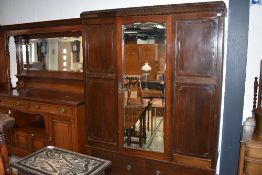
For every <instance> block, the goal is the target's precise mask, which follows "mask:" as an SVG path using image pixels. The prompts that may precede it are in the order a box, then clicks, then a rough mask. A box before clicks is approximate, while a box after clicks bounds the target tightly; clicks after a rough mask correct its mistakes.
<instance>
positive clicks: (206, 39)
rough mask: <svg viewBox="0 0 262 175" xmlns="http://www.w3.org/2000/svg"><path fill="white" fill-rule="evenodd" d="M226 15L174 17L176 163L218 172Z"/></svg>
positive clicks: (186, 14)
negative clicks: (217, 160) (218, 139)
mask: <svg viewBox="0 0 262 175" xmlns="http://www.w3.org/2000/svg"><path fill="white" fill-rule="evenodd" d="M222 15H223V14H221V13H216V12H201V13H185V14H177V15H174V16H173V24H172V27H173V31H172V33H173V36H172V37H173V40H174V43H175V45H174V48H173V54H174V55H173V58H172V61H173V66H172V67H173V70H172V75H173V79H174V82H173V84H172V86H173V87H172V94H173V101H174V108H173V116H172V118H173V130H172V134H173V161H175V162H177V163H182V164H187V165H190V166H196V167H201V168H206V169H215V165H216V150H217V136H218V123H219V119H218V115H219V106H220V96H221V70H222V33H223V31H222V25H223V21H222V19H223V18H222Z"/></svg>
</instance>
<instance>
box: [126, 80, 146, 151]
mask: <svg viewBox="0 0 262 175" xmlns="http://www.w3.org/2000/svg"><path fill="white" fill-rule="evenodd" d="M125 82H126V84H127V87H128V89H127V96H126V104H125V122H124V128H125V137H126V139H125V142H126V143H127V145H128V146H130V145H131V143H135V144H139V147H140V148H142V146H143V144H145V143H146V112H147V111H148V110H149V108H150V100H149V99H143V95H142V86H141V80H140V77H138V76H132V77H126V79H125ZM132 93H135V95H133V94H132ZM138 121H139V130H138V133H136V123H137V122H138ZM131 138H138V142H137V141H134V140H132V139H131Z"/></svg>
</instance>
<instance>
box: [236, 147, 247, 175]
mask: <svg viewBox="0 0 262 175" xmlns="http://www.w3.org/2000/svg"><path fill="white" fill-rule="evenodd" d="M245 154H246V143H245V142H241V149H240V158H239V165H238V175H243V173H244V162H245Z"/></svg>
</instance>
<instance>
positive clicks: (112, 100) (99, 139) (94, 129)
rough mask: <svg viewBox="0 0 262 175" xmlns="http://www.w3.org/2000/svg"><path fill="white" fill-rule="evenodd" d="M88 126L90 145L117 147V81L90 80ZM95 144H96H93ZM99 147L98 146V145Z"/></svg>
mask: <svg viewBox="0 0 262 175" xmlns="http://www.w3.org/2000/svg"><path fill="white" fill-rule="evenodd" d="M86 92H87V98H86V100H87V109H86V110H87V125H88V143H89V144H93V145H96V144H95V143H99V144H98V145H100V146H101V147H107V148H108V147H110V148H112V146H114V147H116V146H117V91H116V80H110V79H88V81H87V85H86ZM93 142H95V143H93ZM96 146H97V145H96Z"/></svg>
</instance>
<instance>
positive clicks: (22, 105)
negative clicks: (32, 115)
mask: <svg viewBox="0 0 262 175" xmlns="http://www.w3.org/2000/svg"><path fill="white" fill-rule="evenodd" d="M0 105H2V106H7V107H11V108H13V109H20V110H26V108H27V103H26V101H25V100H21V99H14V98H1V99H0Z"/></svg>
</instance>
